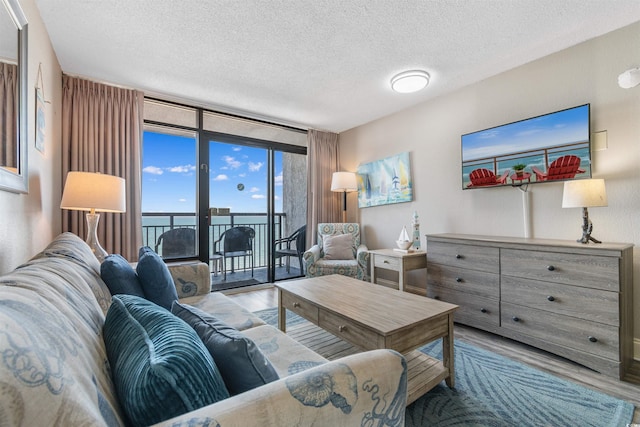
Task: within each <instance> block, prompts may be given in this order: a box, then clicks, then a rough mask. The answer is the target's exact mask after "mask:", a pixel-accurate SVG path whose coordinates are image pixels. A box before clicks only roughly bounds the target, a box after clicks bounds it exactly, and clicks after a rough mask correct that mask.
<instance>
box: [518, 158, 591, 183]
mask: <svg viewBox="0 0 640 427" xmlns="http://www.w3.org/2000/svg"><path fill="white" fill-rule="evenodd" d="M531 170H532V171H533V172H534V173H535V174H536V180H537V181H553V180H558V179H571V178H573V177H575V176H576V174H579V173H584V172H585V170H584V169H580V157H578V156H573V155H569V156H562V157H558V158H557V159H555V160H554V161H553V163H551V165H550V166H549V170H547V172H546V173H545V172H542V171H541V170H540V169H538V168H537V167H535V166H532V167H531Z"/></svg>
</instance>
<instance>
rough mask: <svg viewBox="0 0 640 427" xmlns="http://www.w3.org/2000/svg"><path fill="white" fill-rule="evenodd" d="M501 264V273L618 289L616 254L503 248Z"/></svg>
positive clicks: (597, 287)
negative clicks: (595, 254)
mask: <svg viewBox="0 0 640 427" xmlns="http://www.w3.org/2000/svg"><path fill="white" fill-rule="evenodd" d="M500 265H501V268H502V274H503V275H504V276H515V277H524V278H529V279H534V280H543V281H546V282H556V283H565V284H568V285H577V286H583V287H587V288H594V289H603V290H608V291H615V292H618V291H619V290H620V270H619V258H615V257H606V256H593V255H574V254H568V253H557V252H541V251H527V250H520V249H503V250H502V252H501V255H500Z"/></svg>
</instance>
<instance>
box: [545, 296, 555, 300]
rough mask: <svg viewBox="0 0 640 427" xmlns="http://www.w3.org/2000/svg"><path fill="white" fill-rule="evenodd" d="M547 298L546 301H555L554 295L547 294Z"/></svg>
mask: <svg viewBox="0 0 640 427" xmlns="http://www.w3.org/2000/svg"><path fill="white" fill-rule="evenodd" d="M547 300H548V301H555V300H556V299H555V297H554V296H553V295H549V296H548V297H547Z"/></svg>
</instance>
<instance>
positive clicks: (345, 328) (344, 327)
mask: <svg viewBox="0 0 640 427" xmlns="http://www.w3.org/2000/svg"><path fill="white" fill-rule="evenodd" d="M346 330H347V327H346V326H344V325H340V326H338V331H340V332H344V331H346Z"/></svg>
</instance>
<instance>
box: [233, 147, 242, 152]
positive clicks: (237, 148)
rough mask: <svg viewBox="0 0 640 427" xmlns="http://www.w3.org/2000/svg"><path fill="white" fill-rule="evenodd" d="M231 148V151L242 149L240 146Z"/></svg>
mask: <svg viewBox="0 0 640 427" xmlns="http://www.w3.org/2000/svg"><path fill="white" fill-rule="evenodd" d="M232 150H233V151H240V150H242V147H233V148H232Z"/></svg>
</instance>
